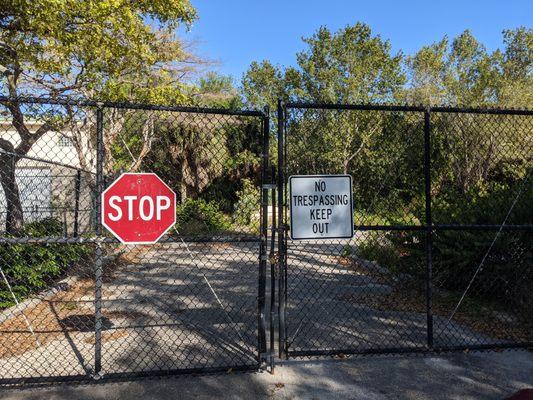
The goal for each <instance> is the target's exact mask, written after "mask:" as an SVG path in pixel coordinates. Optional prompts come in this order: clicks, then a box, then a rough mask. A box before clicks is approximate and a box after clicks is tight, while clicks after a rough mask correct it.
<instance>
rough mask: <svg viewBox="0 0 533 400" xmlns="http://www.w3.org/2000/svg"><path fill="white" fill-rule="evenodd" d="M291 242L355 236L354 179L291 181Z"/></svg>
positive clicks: (301, 177) (297, 178) (302, 177)
mask: <svg viewBox="0 0 533 400" xmlns="http://www.w3.org/2000/svg"><path fill="white" fill-rule="evenodd" d="M289 194H290V204H291V209H290V212H291V239H293V240H298V239H325V238H329V239H334V238H336V239H342V238H351V237H352V236H353V204H352V177H351V176H350V175H293V176H291V177H289Z"/></svg>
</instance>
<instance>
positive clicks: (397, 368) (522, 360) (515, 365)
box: [0, 351, 533, 400]
mask: <svg viewBox="0 0 533 400" xmlns="http://www.w3.org/2000/svg"><path fill="white" fill-rule="evenodd" d="M527 387H533V353H528V352H525V351H511V352H502V353H469V354H462V353H461V354H451V355H446V356H441V357H431V358H422V357H371V358H369V357H367V358H355V359H349V360H332V359H330V360H324V361H316V360H314V361H295V362H292V361H291V362H289V363H286V364H285V365H284V366H280V367H277V368H276V370H275V374H274V375H271V374H269V373H266V372H263V373H235V374H225V375H210V376H197V377H194V376H184V377H176V378H164V379H152V380H138V381H134V382H122V383H106V384H95V385H71V386H57V387H51V388H35V389H26V390H4V391H2V392H0V399H2V400H22V399H25V400H37V399H47V400H63V399H64V400H67V399H69V400H70V399H79V400H85V399H86V400H104V399H106V400H107V399H109V400H111V399H114V400H118V399H134V398H137V399H140V398H142V399H147V400H151V399H153V400H156V399H157V400H167V399H168V400H170V399H214V398H216V399H332V398H335V399H369V400H379V399H443V400H444V399H446V400H449V399H461V400H468V399H476V400H479V399H487V400H489V399H494V400H500V399H505V398H506V397H508V396H510V395H511V394H512V393H514V392H516V391H518V390H519V389H523V388H527Z"/></svg>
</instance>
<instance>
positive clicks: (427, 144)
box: [424, 107, 433, 348]
mask: <svg viewBox="0 0 533 400" xmlns="http://www.w3.org/2000/svg"><path fill="white" fill-rule="evenodd" d="M424 182H425V201H426V205H425V208H426V313H427V346H428V347H429V348H432V347H433V299H432V295H433V255H432V251H433V220H432V216H431V111H430V108H429V107H428V108H426V110H425V111H424Z"/></svg>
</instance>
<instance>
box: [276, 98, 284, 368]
mask: <svg viewBox="0 0 533 400" xmlns="http://www.w3.org/2000/svg"><path fill="white" fill-rule="evenodd" d="M283 130H284V121H283V107H282V104H281V100H278V182H277V183H278V224H279V229H278V263H279V264H278V265H279V289H278V307H279V327H278V331H279V332H278V334H279V357H280V358H284V357H286V348H285V346H286V330H285V328H286V327H285V300H286V298H285V291H286V280H285V277H286V275H285V268H286V266H285V256H284V254H285V219H284V215H283V206H284V202H283V185H284V181H285V179H284V177H283V168H284V167H283V155H284V142H283V139H284V137H283V136H284V132H283Z"/></svg>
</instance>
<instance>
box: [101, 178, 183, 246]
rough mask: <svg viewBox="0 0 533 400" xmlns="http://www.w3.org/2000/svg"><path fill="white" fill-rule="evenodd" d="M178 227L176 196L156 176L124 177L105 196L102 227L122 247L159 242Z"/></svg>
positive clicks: (115, 182)
mask: <svg viewBox="0 0 533 400" xmlns="http://www.w3.org/2000/svg"><path fill="white" fill-rule="evenodd" d="M175 223H176V194H175V193H174V192H173V191H172V189H170V188H169V187H168V186H167V185H166V184H165V182H163V181H162V180H161V179H160V178H159V177H158V176H157V175H156V174H153V173H124V174H122V175H121V176H120V177H119V178H118V179H116V180H115V181H114V182H113V183H112V184H111V185H110V186H109V187H108V188H107V189H106V190H105V191H104V192H103V193H102V225H104V226H105V227H106V228H107V230H109V231H110V232H111V233H112V234H113V235H114V236H115V237H117V238H118V239H119V240H120V241H121V242H122V243H130V244H150V243H155V242H157V241H158V240H159V239H160V238H161V236H163V235H164V234H165V233H166V232H167V231H168V230H169V229H170V228H171V227H172V226H173V225H174V224H175Z"/></svg>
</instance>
